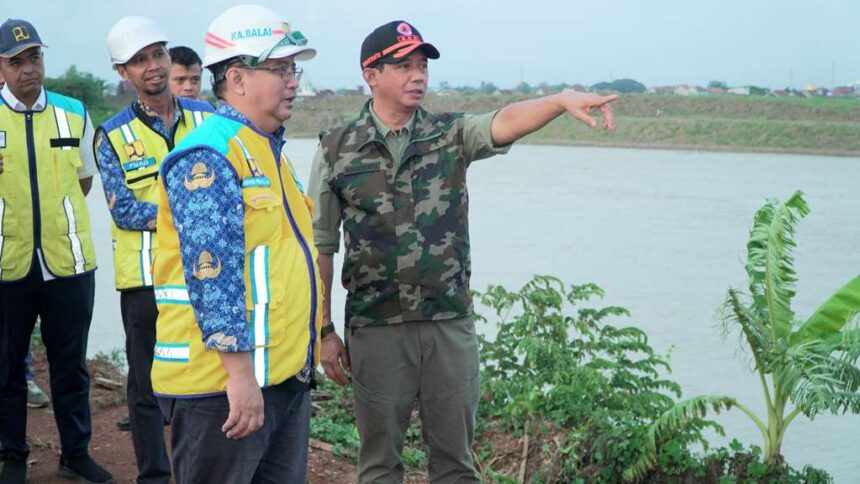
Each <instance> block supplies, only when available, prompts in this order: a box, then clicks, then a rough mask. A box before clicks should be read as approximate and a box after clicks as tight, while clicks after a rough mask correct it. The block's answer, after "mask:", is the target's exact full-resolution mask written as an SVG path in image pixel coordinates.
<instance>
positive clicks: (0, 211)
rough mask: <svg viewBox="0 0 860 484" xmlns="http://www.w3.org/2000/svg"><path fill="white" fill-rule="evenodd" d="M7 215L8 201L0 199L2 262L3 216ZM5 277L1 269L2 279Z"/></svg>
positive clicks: (1, 257)
mask: <svg viewBox="0 0 860 484" xmlns="http://www.w3.org/2000/svg"><path fill="white" fill-rule="evenodd" d="M5 214H6V201H5V200H3V199H2V198H0V260H2V259H3V216H4V215H5ZM2 276H3V269H0V277H2Z"/></svg>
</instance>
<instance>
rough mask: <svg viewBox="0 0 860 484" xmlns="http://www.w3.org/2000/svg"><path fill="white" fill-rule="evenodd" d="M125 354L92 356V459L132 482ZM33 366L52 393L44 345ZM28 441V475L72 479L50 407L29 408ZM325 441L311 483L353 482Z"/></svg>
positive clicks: (312, 452) (312, 461) (317, 446)
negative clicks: (122, 424) (121, 365)
mask: <svg viewBox="0 0 860 484" xmlns="http://www.w3.org/2000/svg"><path fill="white" fill-rule="evenodd" d="M120 357H122V355H119V354H117V355H115V356H113V357H109V358H105V356H104V355H103V354H100V355H99V356H97V357H96V358H93V359H91V360H89V361H88V365H87V366H88V369H89V372H90V380H91V382H92V386H91V388H90V407H91V409H92V429H93V434H92V440H91V441H90V453H91V454H92V456H93V458H94V459H95V460H96V461H97V462H99V463H100V464H101V465H102V466H104V467H105V469H107V470H108V471H110V472H111V474H113V476H114V477H115V478H116V481H117V482H118V483H122V482H134V479H135V477H136V476H137V464H136V462H135V458H134V449H133V448H132V445H131V435H130V434H129V433H128V432H122V431H120V430H119V429H117V427H116V421H117V420H118V419H120V418H121V417H124V416H127V415H128V407H127V406H126V400H125V388H124V387H118V386H117V384H122V383H124V382H125V376H124V375H123V374H122V373H121V372H120V371H118V370H117V369H116V366H115V365H116V364H117V363H118V361H115V360H116V359H117V358H120ZM33 370H34V372H35V374H36V382H37V383H38V385H39V386H40V387H41V388H42V389H44V390H45V392H48V393H49V392H50V384H49V382H48V362H47V360H46V358H45V353H44V349H36V350H34V352H33ZM165 439H166V441H167V442H168V443H169V441H170V428H169V427H165ZM27 442H28V443H29V444H30V456H29V458H28V460H27V462H28V465H29V471H28V474H29V480H30V482H33V483H39V484H65V483H68V482H69V481H68V480H66V479H61V478H59V477H57V476H56V475H55V471H56V469H57V462H58V461H59V458H60V438H59V435H58V434H57V425H56V423H55V422H54V413H53V410H51V407H50V406H48V407H47V408H39V409H28V411H27ZM332 450H333V449H331V448H330V447H329V446H327V445H326V444H325V443H322V442H318V441H314V442H312V445H311V446H310V448H309V449H308V451H309V455H308V481H307V482H308V483H310V484H328V483H331V482H354V481H355V479H356V467H355V464H353V463H351V462H350V461H349V460H348V459H346V458H344V457H340V456H338V455H335V454H334V453H333V452H332ZM421 477H423V475H422V474H416V475H413V476H412V479H413V480H412V481H410V482H421Z"/></svg>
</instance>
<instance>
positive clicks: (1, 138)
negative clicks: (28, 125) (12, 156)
mask: <svg viewBox="0 0 860 484" xmlns="http://www.w3.org/2000/svg"><path fill="white" fill-rule="evenodd" d="M5 147H6V132H5V131H0V148H5Z"/></svg>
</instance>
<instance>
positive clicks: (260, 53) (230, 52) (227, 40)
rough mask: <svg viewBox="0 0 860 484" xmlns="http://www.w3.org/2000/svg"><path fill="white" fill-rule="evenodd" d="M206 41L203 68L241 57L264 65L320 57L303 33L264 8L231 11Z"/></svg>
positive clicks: (213, 27)
mask: <svg viewBox="0 0 860 484" xmlns="http://www.w3.org/2000/svg"><path fill="white" fill-rule="evenodd" d="M205 40H206V46H205V47H204V50H203V67H211V66H213V65H215V64H218V63H219V62H222V61H225V60H227V59H231V58H233V57H238V56H248V57H251V58H253V59H254V60H255V62H263V61H265V60H266V59H283V58H284V57H291V56H295V57H296V60H309V59H313V58H314V56H316V55H317V51H316V50H315V49H313V48H311V47H309V46H308V45H307V42H308V41H307V39H306V38H305V37H304V36H303V35H302V34H301V32H299V31H297V30H291V29H290V25H289V24H288V23H287V22H286V20H284V19H283V17H282V16H281V15H280V14H278V13H277V12H275V11H274V10H272V9H269V8H266V7H262V6H260V5H237V6H235V7H230V8H228V9H227V10H225V11H224V13H222V14H221V15H219V16H218V18H216V19H215V20H214V21H212V24H211V25H209V28H208V29H207V30H206V39H205Z"/></svg>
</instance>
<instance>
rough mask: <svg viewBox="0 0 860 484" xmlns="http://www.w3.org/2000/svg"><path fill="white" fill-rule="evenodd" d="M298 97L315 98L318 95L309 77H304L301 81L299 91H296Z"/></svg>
mask: <svg viewBox="0 0 860 484" xmlns="http://www.w3.org/2000/svg"><path fill="white" fill-rule="evenodd" d="M296 95H297V96H299V97H314V96H316V95H317V90H316V88H315V87H314V85H313V84H311V81H310V79H308V78H307V77H303V78H302V80H301V81H299V90H298V91H296Z"/></svg>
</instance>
